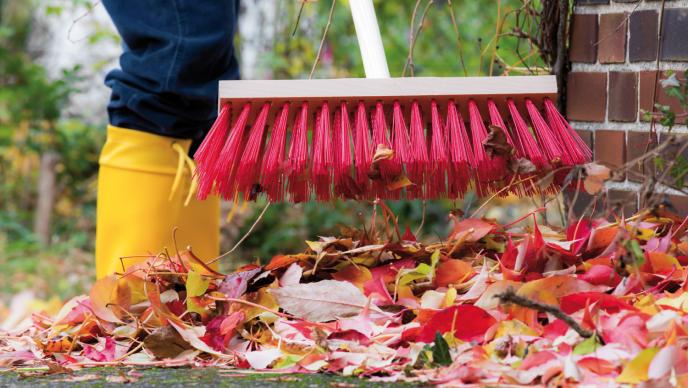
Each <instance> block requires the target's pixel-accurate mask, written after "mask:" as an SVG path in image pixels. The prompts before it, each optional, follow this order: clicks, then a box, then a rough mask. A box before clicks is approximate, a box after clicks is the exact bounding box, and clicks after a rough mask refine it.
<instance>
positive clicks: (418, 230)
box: [415, 0, 451, 237]
mask: <svg viewBox="0 0 688 388" xmlns="http://www.w3.org/2000/svg"><path fill="white" fill-rule="evenodd" d="M450 1H451V0H450ZM427 205H428V203H427V201H423V207H422V214H421V219H420V225H418V229H416V233H415V236H416V237H418V235H419V233H420V231H421V230H423V226H425V213H426V211H427Z"/></svg>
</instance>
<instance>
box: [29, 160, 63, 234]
mask: <svg viewBox="0 0 688 388" xmlns="http://www.w3.org/2000/svg"><path fill="white" fill-rule="evenodd" d="M59 161H60V154H58V153H57V152H56V151H52V150H49V151H46V152H45V153H43V155H41V167H40V172H39V175H38V202H37V204H36V212H35V213H34V220H33V232H34V234H35V235H36V238H37V239H38V241H39V242H40V243H41V244H43V245H49V244H50V234H51V233H50V226H51V225H50V224H51V222H52V216H53V204H54V203H55V183H56V180H57V179H56V177H57V172H56V171H55V167H56V166H57V163H58V162H59Z"/></svg>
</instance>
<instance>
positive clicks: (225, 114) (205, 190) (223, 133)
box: [194, 104, 232, 200]
mask: <svg viewBox="0 0 688 388" xmlns="http://www.w3.org/2000/svg"><path fill="white" fill-rule="evenodd" d="M231 115H232V106H231V105H230V104H225V105H223V106H222V109H220V114H219V115H218V116H217V120H215V122H214V123H213V126H212V127H211V128H210V131H209V132H208V135H207V136H206V137H205V139H204V140H203V143H201V145H200V147H198V150H196V153H195V154H194V159H195V161H196V165H197V169H196V174H198V194H197V196H198V199H201V200H203V199H206V198H207V197H208V195H209V194H210V192H211V191H212V190H213V185H214V183H215V182H214V180H213V173H212V172H213V170H214V166H215V165H216V163H217V162H218V158H219V157H220V152H221V151H222V146H223V145H224V144H225V139H226V138H227V130H228V129H229V120H230V117H231Z"/></svg>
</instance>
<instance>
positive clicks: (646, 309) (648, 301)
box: [633, 294, 659, 315]
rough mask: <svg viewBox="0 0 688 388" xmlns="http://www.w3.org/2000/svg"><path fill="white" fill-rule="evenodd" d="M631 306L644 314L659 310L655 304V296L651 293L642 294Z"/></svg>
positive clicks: (651, 313) (652, 313)
mask: <svg viewBox="0 0 688 388" xmlns="http://www.w3.org/2000/svg"><path fill="white" fill-rule="evenodd" d="M633 306H634V307H635V308H637V309H638V310H640V311H641V312H643V313H645V314H650V315H654V314H657V313H658V312H659V309H658V308H657V305H656V304H655V298H654V296H652V295H651V294H646V295H645V296H642V297H641V298H640V299H638V301H637V302H635V303H634V304H633Z"/></svg>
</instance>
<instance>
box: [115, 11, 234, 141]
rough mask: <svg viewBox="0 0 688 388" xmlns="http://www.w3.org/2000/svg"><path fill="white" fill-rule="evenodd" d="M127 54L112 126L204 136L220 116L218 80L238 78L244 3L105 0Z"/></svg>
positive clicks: (118, 72) (197, 138) (122, 62)
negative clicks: (238, 38)
mask: <svg viewBox="0 0 688 388" xmlns="http://www.w3.org/2000/svg"><path fill="white" fill-rule="evenodd" d="M103 4H104V5H105V8H106V9H107V11H108V13H109V14H110V17H111V18H112V21H113V22H114V23H115V26H116V27H117V30H118V31H119V33H120V35H121V36H122V41H123V46H124V52H123V53H122V56H121V57H120V66H121V69H116V70H112V71H111V72H110V73H108V75H107V77H106V78H105V84H106V85H107V86H109V87H110V88H111V89H112V95H111V97H110V103H109V105H108V114H109V117H110V124H112V125H115V126H118V127H124V128H129V129H136V130H141V131H145V132H150V133H154V134H158V135H163V136H170V137H175V138H184V139H193V140H194V143H196V145H197V144H198V143H199V142H200V141H201V140H202V139H203V137H204V136H205V134H206V133H207V131H208V129H210V126H211V125H212V122H213V121H214V120H215V117H216V115H217V81H218V80H220V79H237V78H239V66H238V63H237V60H236V58H235V56H234V47H233V37H234V32H235V29H236V21H237V14H238V12H239V0H104V1H103Z"/></svg>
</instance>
